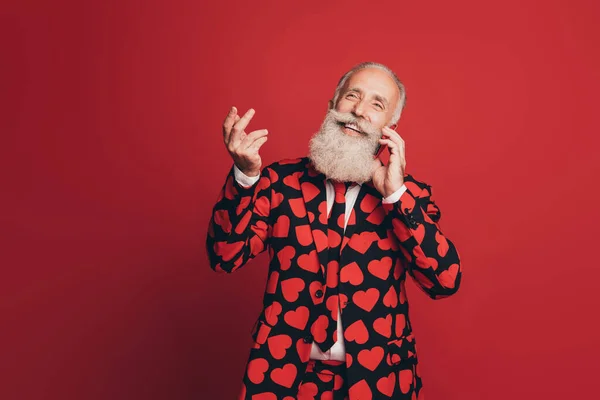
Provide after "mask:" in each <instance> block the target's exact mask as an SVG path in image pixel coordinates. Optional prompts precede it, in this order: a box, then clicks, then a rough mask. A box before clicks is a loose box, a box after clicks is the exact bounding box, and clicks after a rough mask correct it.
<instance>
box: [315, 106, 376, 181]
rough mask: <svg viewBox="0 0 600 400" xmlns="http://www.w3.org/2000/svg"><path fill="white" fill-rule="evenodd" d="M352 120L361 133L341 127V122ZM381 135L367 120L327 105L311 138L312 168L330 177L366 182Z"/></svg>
mask: <svg viewBox="0 0 600 400" xmlns="http://www.w3.org/2000/svg"><path fill="white" fill-rule="evenodd" d="M353 123H354V124H356V125H357V126H358V128H359V129H360V130H361V131H362V132H363V133H362V134H361V135H360V136H350V135H347V134H346V133H344V131H343V130H342V129H343V128H344V126H343V125H344V124H353ZM380 138H381V131H380V130H378V129H376V128H373V126H372V125H371V124H370V123H369V122H367V121H365V120H363V119H361V118H356V117H354V116H353V115H352V114H350V113H340V112H337V111H335V110H333V109H330V110H329V111H328V112H327V115H326V116H325V120H324V121H323V124H322V125H321V128H320V129H319V131H318V132H317V133H315V134H314V135H313V137H312V138H311V140H310V143H309V152H308V157H309V158H310V160H311V161H312V164H313V166H314V167H315V169H316V170H317V171H319V172H321V173H323V174H325V176H326V177H327V178H329V179H332V180H335V181H340V182H356V183H364V182H368V181H370V180H371V178H372V176H373V168H374V167H375V166H376V163H374V162H373V160H374V154H375V151H376V149H377V146H378V145H379V139H380Z"/></svg>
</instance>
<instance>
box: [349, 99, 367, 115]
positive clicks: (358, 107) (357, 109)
mask: <svg viewBox="0 0 600 400" xmlns="http://www.w3.org/2000/svg"><path fill="white" fill-rule="evenodd" d="M352 114H354V115H355V116H357V117H362V116H363V115H364V114H365V105H364V103H363V102H362V101H358V102H356V103H354V108H353V109H352Z"/></svg>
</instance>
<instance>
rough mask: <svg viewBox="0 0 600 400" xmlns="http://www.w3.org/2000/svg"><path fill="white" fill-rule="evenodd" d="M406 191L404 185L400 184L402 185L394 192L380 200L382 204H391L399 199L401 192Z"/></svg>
mask: <svg viewBox="0 0 600 400" xmlns="http://www.w3.org/2000/svg"><path fill="white" fill-rule="evenodd" d="M404 192H406V185H404V184H402V186H400V189H398V190H396V191H395V192H394V193H392V194H390V195H389V196H388V197H385V198H384V199H383V200H382V203H383V204H391V203H395V202H397V201H398V200H400V196H402V194H403V193H404Z"/></svg>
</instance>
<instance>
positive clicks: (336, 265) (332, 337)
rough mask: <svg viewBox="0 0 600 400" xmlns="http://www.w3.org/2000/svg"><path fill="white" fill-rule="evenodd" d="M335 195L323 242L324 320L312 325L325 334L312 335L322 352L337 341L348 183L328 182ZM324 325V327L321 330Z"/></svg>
mask: <svg viewBox="0 0 600 400" xmlns="http://www.w3.org/2000/svg"><path fill="white" fill-rule="evenodd" d="M332 183H333V188H334V191H335V199H334V201H333V206H332V207H331V212H330V214H329V218H328V229H327V239H328V242H329V251H328V255H329V260H328V262H327V268H326V270H325V299H324V300H325V301H324V302H323V303H324V304H325V310H324V312H325V316H326V318H324V317H323V316H322V317H320V318H319V319H317V321H316V324H315V325H316V326H313V328H315V331H316V332H319V331H320V332H323V329H324V330H325V332H326V335H325V337H323V335H318V334H317V335H315V334H314V333H316V332H313V336H314V337H315V342H317V345H318V346H319V348H320V349H321V350H322V351H323V352H325V351H327V350H329V349H330V348H331V346H333V344H334V343H335V342H336V341H337V316H338V308H339V296H338V293H339V287H338V282H339V280H340V274H339V271H340V250H341V248H342V240H343V238H344V225H345V210H346V196H345V195H346V191H347V190H348V187H350V185H351V183H350V182H332ZM325 324H326V326H324V325H325Z"/></svg>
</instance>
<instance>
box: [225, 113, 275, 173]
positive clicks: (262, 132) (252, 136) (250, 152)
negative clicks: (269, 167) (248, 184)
mask: <svg viewBox="0 0 600 400" xmlns="http://www.w3.org/2000/svg"><path fill="white" fill-rule="evenodd" d="M253 116H254V109H252V108H251V109H249V110H248V111H246V114H244V115H243V116H242V117H240V116H239V115H238V113H237V108H235V107H231V110H229V114H227V117H226V118H225V121H224V122H223V141H224V142H225V146H226V147H227V151H229V154H230V155H231V158H232V159H233V162H234V163H235V165H236V166H237V167H238V168H239V169H240V171H242V172H243V173H244V174H245V175H247V176H258V175H259V174H260V167H261V166H262V161H261V158H260V155H259V154H258V150H259V149H260V147H261V146H262V145H263V144H265V142H266V141H267V135H268V133H269V132H268V131H267V130H266V129H259V130H256V131H252V132H250V133H246V132H245V129H246V126H248V123H250V120H251V119H252V117H253Z"/></svg>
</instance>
